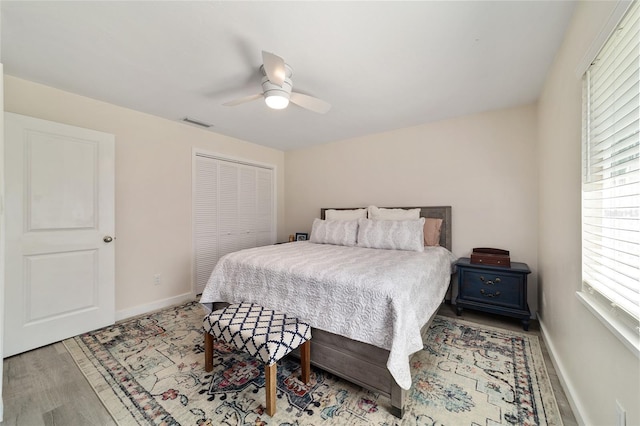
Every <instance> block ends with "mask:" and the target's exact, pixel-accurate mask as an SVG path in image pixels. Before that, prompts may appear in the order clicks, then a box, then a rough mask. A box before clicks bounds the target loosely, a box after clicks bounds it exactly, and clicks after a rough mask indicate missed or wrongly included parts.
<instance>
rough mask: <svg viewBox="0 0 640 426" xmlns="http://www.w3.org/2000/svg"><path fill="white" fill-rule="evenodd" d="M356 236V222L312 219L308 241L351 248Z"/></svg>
mask: <svg viewBox="0 0 640 426" xmlns="http://www.w3.org/2000/svg"><path fill="white" fill-rule="evenodd" d="M357 236H358V221H357V220H321V219H314V220H313V227H312V228H311V238H310V239H309V241H311V242H312V243H317V244H335V245H339V246H349V247H353V246H355V245H356V238H357Z"/></svg>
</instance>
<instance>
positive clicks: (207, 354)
mask: <svg viewBox="0 0 640 426" xmlns="http://www.w3.org/2000/svg"><path fill="white" fill-rule="evenodd" d="M212 370H213V336H212V335H210V334H209V333H207V332H206V331H205V332H204V371H206V372H209V371H212Z"/></svg>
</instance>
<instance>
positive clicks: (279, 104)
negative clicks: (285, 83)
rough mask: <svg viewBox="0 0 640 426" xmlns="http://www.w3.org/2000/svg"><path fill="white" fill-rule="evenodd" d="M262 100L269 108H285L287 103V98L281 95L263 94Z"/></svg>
mask: <svg viewBox="0 0 640 426" xmlns="http://www.w3.org/2000/svg"><path fill="white" fill-rule="evenodd" d="M264 102H265V103H266V104H267V106H268V107H269V108H271V109H285V108H286V107H287V106H288V105H289V98H288V97H287V96H283V95H265V97H264Z"/></svg>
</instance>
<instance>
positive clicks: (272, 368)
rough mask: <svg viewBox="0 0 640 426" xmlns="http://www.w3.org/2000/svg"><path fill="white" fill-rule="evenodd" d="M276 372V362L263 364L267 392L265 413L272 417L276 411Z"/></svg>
mask: <svg viewBox="0 0 640 426" xmlns="http://www.w3.org/2000/svg"><path fill="white" fill-rule="evenodd" d="M277 374H278V364H276V363H275V362H274V363H273V364H271V365H266V364H265V366H264V378H265V384H264V387H265V392H266V394H267V414H268V415H270V416H271V417H273V415H274V414H275V413H276V376H277Z"/></svg>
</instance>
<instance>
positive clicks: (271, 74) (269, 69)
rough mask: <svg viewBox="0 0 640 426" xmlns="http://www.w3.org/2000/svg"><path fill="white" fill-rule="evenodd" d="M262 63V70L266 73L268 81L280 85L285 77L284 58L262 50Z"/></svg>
mask: <svg viewBox="0 0 640 426" xmlns="http://www.w3.org/2000/svg"><path fill="white" fill-rule="evenodd" d="M262 63H263V64H264V72H265V74H267V78H268V79H269V81H270V82H272V83H273V84H276V85H278V86H280V87H282V84H283V83H284V79H285V77H286V70H285V67H284V59H282V58H281V57H280V56H278V55H274V54H273V53H269V52H265V51H264V50H263V51H262Z"/></svg>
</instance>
